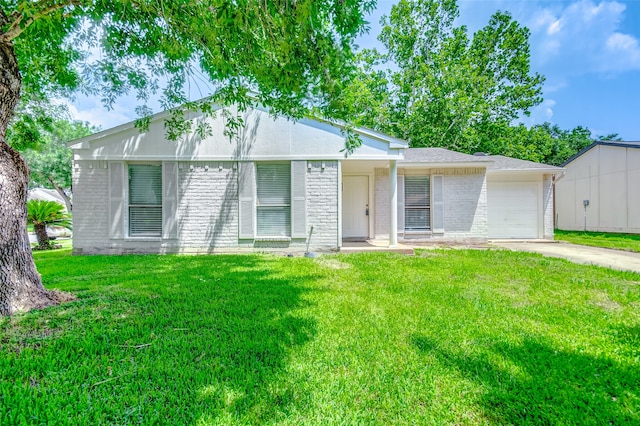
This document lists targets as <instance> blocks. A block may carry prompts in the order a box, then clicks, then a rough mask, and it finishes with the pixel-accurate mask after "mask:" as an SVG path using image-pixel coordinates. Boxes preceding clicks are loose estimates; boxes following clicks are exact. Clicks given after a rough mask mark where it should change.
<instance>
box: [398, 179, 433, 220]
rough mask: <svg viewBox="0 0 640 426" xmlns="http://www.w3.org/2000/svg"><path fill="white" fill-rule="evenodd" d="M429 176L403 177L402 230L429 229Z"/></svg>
mask: <svg viewBox="0 0 640 426" xmlns="http://www.w3.org/2000/svg"><path fill="white" fill-rule="evenodd" d="M429 189H430V186H429V176H405V177H404V229H405V231H429V230H430V229H431V194H430V191H429Z"/></svg>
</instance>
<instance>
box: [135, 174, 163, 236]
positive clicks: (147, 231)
mask: <svg viewBox="0 0 640 426" xmlns="http://www.w3.org/2000/svg"><path fill="white" fill-rule="evenodd" d="M129 235H130V236H134V237H160V236H162V166H160V165H150V164H130V165H129Z"/></svg>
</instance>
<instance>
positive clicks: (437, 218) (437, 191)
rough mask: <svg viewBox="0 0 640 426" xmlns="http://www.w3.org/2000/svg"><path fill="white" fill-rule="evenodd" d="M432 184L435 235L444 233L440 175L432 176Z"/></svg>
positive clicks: (442, 192)
mask: <svg viewBox="0 0 640 426" xmlns="http://www.w3.org/2000/svg"><path fill="white" fill-rule="evenodd" d="M431 182H432V185H433V187H432V190H433V191H432V193H433V207H432V209H433V214H432V220H433V232H434V233H436V234H443V233H444V177H443V176H442V175H434V176H433V179H432V180H431Z"/></svg>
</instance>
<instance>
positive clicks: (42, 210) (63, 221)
mask: <svg viewBox="0 0 640 426" xmlns="http://www.w3.org/2000/svg"><path fill="white" fill-rule="evenodd" d="M27 221H28V223H32V224H34V225H55V226H62V227H65V228H68V229H71V216H69V215H68V214H67V213H65V211H64V206H63V205H62V204H60V203H57V202H55V201H45V200H29V201H28V202H27Z"/></svg>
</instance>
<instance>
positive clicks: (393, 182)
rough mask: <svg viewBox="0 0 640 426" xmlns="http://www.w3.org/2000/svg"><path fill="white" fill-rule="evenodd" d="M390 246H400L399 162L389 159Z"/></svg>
mask: <svg viewBox="0 0 640 426" xmlns="http://www.w3.org/2000/svg"><path fill="white" fill-rule="evenodd" d="M389 218H390V219H391V220H390V221H389V247H397V246H398V164H397V163H396V160H389Z"/></svg>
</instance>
